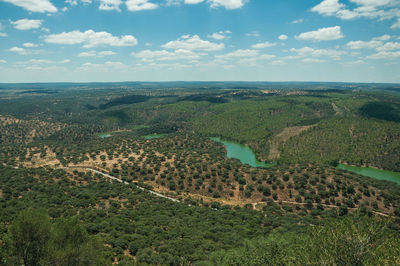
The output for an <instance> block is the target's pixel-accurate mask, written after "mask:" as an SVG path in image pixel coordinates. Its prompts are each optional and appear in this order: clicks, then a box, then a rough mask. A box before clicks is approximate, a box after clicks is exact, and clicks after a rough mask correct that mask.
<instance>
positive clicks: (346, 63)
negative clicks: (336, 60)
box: [340, 59, 365, 67]
mask: <svg viewBox="0 0 400 266" xmlns="http://www.w3.org/2000/svg"><path fill="white" fill-rule="evenodd" d="M340 64H341V65H343V66H345V67H354V66H356V65H363V64H365V61H364V60H361V59H359V60H356V61H348V62H341V63H340Z"/></svg>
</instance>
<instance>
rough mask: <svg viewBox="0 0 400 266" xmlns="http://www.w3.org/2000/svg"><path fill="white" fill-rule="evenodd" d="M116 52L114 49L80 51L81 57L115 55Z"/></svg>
mask: <svg viewBox="0 0 400 266" xmlns="http://www.w3.org/2000/svg"><path fill="white" fill-rule="evenodd" d="M115 54H116V53H115V52H113V51H101V52H96V51H94V50H92V51H87V52H82V53H79V54H78V56H79V57H104V56H110V55H115Z"/></svg>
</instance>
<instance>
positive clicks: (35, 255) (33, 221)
mask: <svg viewBox="0 0 400 266" xmlns="http://www.w3.org/2000/svg"><path fill="white" fill-rule="evenodd" d="M10 238H11V243H12V255H14V256H15V258H16V260H17V263H23V264H24V265H38V264H39V263H40V261H41V260H42V259H43V258H44V257H45V256H46V254H47V252H48V249H49V245H48V244H49V241H50V238H51V224H50V219H49V217H48V216H47V215H46V214H45V213H44V212H43V211H37V210H33V209H28V210H25V211H22V212H21V213H20V214H19V215H18V217H17V218H16V219H15V220H14V221H13V223H12V224H11V226H10Z"/></svg>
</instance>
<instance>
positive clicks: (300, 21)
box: [290, 18, 304, 24]
mask: <svg viewBox="0 0 400 266" xmlns="http://www.w3.org/2000/svg"><path fill="white" fill-rule="evenodd" d="M303 21H304V19H302V18H300V19H297V20H293V21H292V22H290V24H299V23H303Z"/></svg>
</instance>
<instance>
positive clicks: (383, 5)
mask: <svg viewBox="0 0 400 266" xmlns="http://www.w3.org/2000/svg"><path fill="white" fill-rule="evenodd" d="M350 2H351V3H353V4H355V5H356V7H355V8H354V9H352V10H351V9H348V8H347V7H346V5H344V4H342V3H340V2H339V0H323V1H322V2H321V3H319V4H318V5H316V6H315V7H313V8H312V9H311V11H313V12H317V13H319V14H321V15H324V16H336V17H338V18H340V19H344V20H350V19H356V18H369V19H379V20H385V19H393V18H396V19H397V22H395V23H394V24H393V25H392V27H391V28H392V29H395V28H400V10H399V7H400V1H399V0H350Z"/></svg>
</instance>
